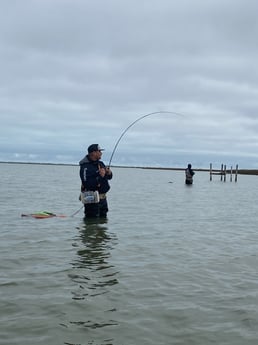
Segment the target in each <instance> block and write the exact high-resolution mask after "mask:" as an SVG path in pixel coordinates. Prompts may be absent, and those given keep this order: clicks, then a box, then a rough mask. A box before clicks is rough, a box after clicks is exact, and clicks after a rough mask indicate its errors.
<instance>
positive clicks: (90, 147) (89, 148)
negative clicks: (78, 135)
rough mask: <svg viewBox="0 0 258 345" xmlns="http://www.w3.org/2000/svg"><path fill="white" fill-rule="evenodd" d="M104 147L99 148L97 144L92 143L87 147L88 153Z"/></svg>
mask: <svg viewBox="0 0 258 345" xmlns="http://www.w3.org/2000/svg"><path fill="white" fill-rule="evenodd" d="M103 150H104V149H101V148H100V146H99V144H92V145H90V146H89V147H88V153H91V152H94V151H103Z"/></svg>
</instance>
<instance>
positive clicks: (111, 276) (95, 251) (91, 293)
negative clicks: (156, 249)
mask: <svg viewBox="0 0 258 345" xmlns="http://www.w3.org/2000/svg"><path fill="white" fill-rule="evenodd" d="M77 230H78V233H79V236H78V237H77V242H76V243H74V246H75V247H78V249H77V257H76V258H75V259H74V261H73V262H72V268H73V269H72V271H71V273H70V274H69V277H70V278H71V279H72V281H73V282H75V283H76V288H75V289H73V291H72V299H73V300H75V301H76V304H75V306H76V308H79V309H78V310H77V312H76V313H75V315H70V321H69V325H67V327H68V328H71V327H72V328H75V329H81V328H83V329H87V330H88V331H91V332H93V334H91V335H90V334H88V336H89V338H88V339H91V338H94V339H95V340H96V334H95V332H96V330H97V329H102V328H103V327H107V326H113V327H114V326H117V325H118V321H115V320H114V313H115V312H116V307H114V305H113V302H111V301H110V299H109V298H107V297H108V295H109V294H110V293H111V292H112V290H113V288H114V285H116V284H118V279H117V274H118V272H117V271H116V270H115V267H114V265H112V264H111V263H110V259H111V253H112V249H113V248H114V246H115V245H116V241H117V237H116V235H114V234H110V233H109V231H108V220H107V219H98V220H96V219H94V220H89V219H84V220H83V221H82V223H81V224H80V225H79V226H78V228H77ZM78 303H79V304H78ZM73 341H74V340H73ZM103 341H104V342H103ZM112 343H113V341H112V339H110V338H109V339H102V340H101V344H111V345H112ZM66 344H71V343H70V342H66ZM72 344H73V343H72ZM76 344H77V343H76ZM99 344H100V343H99Z"/></svg>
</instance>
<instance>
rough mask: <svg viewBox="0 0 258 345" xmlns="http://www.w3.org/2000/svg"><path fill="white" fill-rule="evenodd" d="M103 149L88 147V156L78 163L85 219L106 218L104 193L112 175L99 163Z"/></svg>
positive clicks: (106, 206)
mask: <svg viewBox="0 0 258 345" xmlns="http://www.w3.org/2000/svg"><path fill="white" fill-rule="evenodd" d="M102 151H103V149H101V148H100V146H99V145H98V144H92V145H90V146H89V147H88V154H86V156H85V157H84V158H83V159H82V160H81V161H80V162H79V164H80V178H81V196H80V199H81V201H82V202H83V203H84V213H85V217H86V218H95V217H106V216H107V212H108V203H107V196H106V193H107V192H108V191H109V189H110V185H109V180H111V179H112V177H113V174H112V171H111V170H110V168H108V167H106V166H105V164H104V163H103V162H102V161H101V156H102Z"/></svg>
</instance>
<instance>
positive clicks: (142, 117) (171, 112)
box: [108, 111, 184, 167]
mask: <svg viewBox="0 0 258 345" xmlns="http://www.w3.org/2000/svg"><path fill="white" fill-rule="evenodd" d="M155 114H173V115H177V116H184V115H183V114H180V113H176V112H174V111H155V112H153V113H149V114H146V115H143V116H140V117H139V118H138V119H136V120H135V121H133V122H132V123H131V124H130V125H129V126H128V127H127V128H126V129H125V130H124V131H123V132H122V134H121V135H120V137H119V138H118V140H117V142H116V144H115V146H114V149H113V151H112V153H111V157H110V160H109V163H108V167H110V165H111V161H112V159H113V156H114V153H115V151H116V149H117V146H118V144H119V143H120V141H121V139H122V138H123V136H124V135H125V133H126V132H127V131H128V130H129V129H130V128H131V127H132V126H133V125H135V124H136V123H137V122H138V121H140V120H142V119H144V118H145V117H148V116H151V115H155Z"/></svg>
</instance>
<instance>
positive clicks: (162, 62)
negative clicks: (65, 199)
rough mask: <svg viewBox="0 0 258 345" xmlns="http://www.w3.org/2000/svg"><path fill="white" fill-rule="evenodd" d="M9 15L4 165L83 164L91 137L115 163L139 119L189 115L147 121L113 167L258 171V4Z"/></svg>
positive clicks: (80, 7)
mask: <svg viewBox="0 0 258 345" xmlns="http://www.w3.org/2000/svg"><path fill="white" fill-rule="evenodd" d="M0 8H1V11H0V52H1V54H0V72H1V80H0V117H1V129H0V160H25V161H42V160H44V161H54V162H65V163H66V162H71V163H74V162H75V163H77V161H78V160H79V159H80V158H81V156H82V155H83V154H84V153H85V150H86V148H87V146H88V145H89V144H90V143H92V142H99V143H100V144H101V145H102V146H105V147H106V152H105V157H106V159H107V160H108V158H109V157H110V154H111V152H112V150H113V148H114V145H115V143H116V140H117V139H118V138H119V136H120V134H121V133H122V131H123V130H124V129H125V128H126V127H127V126H128V125H129V124H130V123H132V122H133V121H134V120H135V119H136V118H137V117H140V116H142V115H144V114H148V113H151V112H156V111H164V110H167V111H172V112H177V113H181V114H183V116H177V115H172V114H170V115H169V116H166V115H164V114H156V115H153V116H151V117H148V118H146V119H144V120H142V121H141V122H139V123H137V124H136V125H135V126H134V127H133V128H131V129H130V130H129V131H128V133H126V136H125V137H124V138H123V139H122V140H121V143H120V144H119V148H118V150H117V152H116V154H115V156H114V161H113V162H114V163H117V164H119V163H121V162H122V163H124V162H127V163H130V162H134V163H135V162H136V161H137V162H138V164H139V165H140V164H141V162H142V163H144V162H145V163H146V162H147V163H148V164H151V163H153V165H155V164H157V165H158V164H162V165H166V164H180V165H184V164H185V160H186V159H191V158H192V159H191V160H192V161H193V164H194V163H196V164H199V165H205V166H207V164H208V162H209V161H210V160H222V159H224V158H225V157H227V159H229V160H233V161H234V162H237V161H238V162H243V164H245V165H247V166H248V167H257V166H258V153H257V146H258V139H257V130H258V119H257V109H258V104H257V103H258V101H257V99H258V98H257V91H258V84H257V80H258V69H257V63H256V61H257V44H256V38H257V33H258V24H257V20H256V13H257V10H258V3H257V2H256V1H254V0H249V1H248V2H246V1H243V0H236V1H233V0H228V1H226V2H225V1H222V0H219V1H216V2H215V1H211V0H207V1H203V0H196V1H194V2H193V1H190V0H182V1H180V2H179V3H178V2H175V1H170V0H161V1H156V0H155V1H154V0H148V1H140V2H139V1H135V0H132V1H130V2H125V1H118V0H117V1H112V0H111V1H108V2H107V1H99V0H97V1H94V2H93V1H87V0H83V1H82V0H81V1H80V0H76V1H72V0H62V1H61V0H51V1H50V0H49V1H48V0H44V1H43V0H40V1H36V0H30V1H29V0H25V1H22V2H21V1H14V0H13V1H7V0H5V1H2V2H1V5H0ZM165 150H166V152H167V153H166V154H165V153H164V151H165ZM168 155H169V157H168ZM180 155H181V157H182V158H181V160H180ZM137 162H136V163H137ZM147 163H146V164H147Z"/></svg>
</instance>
